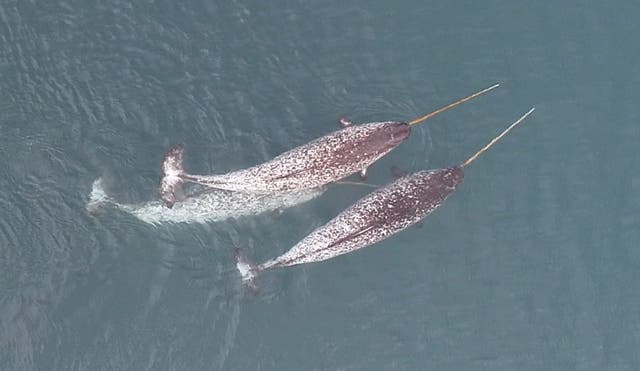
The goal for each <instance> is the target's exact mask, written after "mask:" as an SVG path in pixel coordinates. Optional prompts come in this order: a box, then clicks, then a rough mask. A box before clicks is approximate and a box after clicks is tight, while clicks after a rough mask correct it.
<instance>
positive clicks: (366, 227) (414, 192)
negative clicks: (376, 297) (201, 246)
mask: <svg viewBox="0 0 640 371" xmlns="http://www.w3.org/2000/svg"><path fill="white" fill-rule="evenodd" d="M533 110H534V109H533V108H532V109H531V110H530V111H529V112H527V113H526V114H525V115H523V116H522V117H520V118H519V119H518V120H517V121H516V122H514V123H513V124H511V126H509V127H508V128H507V129H506V130H504V131H503V132H502V133H501V134H500V135H498V136H497V137H495V138H494V139H493V140H491V141H490V142H489V143H488V144H487V145H486V146H484V147H483V148H482V149H480V150H479V151H478V152H476V153H475V154H474V155H473V156H471V157H470V158H469V159H467V160H466V161H465V162H463V163H461V164H458V165H456V166H453V167H448V168H444V169H435V170H423V171H419V172H416V173H413V174H409V175H405V176H403V177H401V178H399V179H397V180H396V181H394V182H392V183H390V184H388V185H386V186H384V187H382V188H380V189H378V190H376V191H374V192H372V193H370V194H368V195H367V196H365V197H363V198H361V199H360V200H359V201H357V202H356V203H355V204H353V205H352V206H351V207H349V208H347V209H345V210H344V211H342V212H341V213H340V214H338V215H337V216H336V217H335V218H333V219H332V220H330V221H329V222H328V223H327V224H325V225H323V226H321V227H319V228H317V229H316V230H314V231H313V232H311V233H310V234H309V235H308V236H307V237H305V238H303V239H302V240H301V241H300V242H298V243H297V244H296V245H295V246H293V247H292V248H291V249H290V250H289V251H287V252H286V253H284V254H282V255H280V256H279V257H277V258H275V259H272V260H269V261H267V262H265V263H262V264H260V265H253V264H251V263H249V261H248V260H247V259H246V257H244V256H243V255H242V254H239V253H238V254H237V255H236V259H237V268H238V270H239V271H240V273H241V275H242V278H243V281H244V282H245V283H247V284H251V281H252V280H253V278H254V277H255V276H256V274H258V273H259V272H261V271H264V270H267V269H272V268H279V267H287V266H292V265H298V264H305V263H313V262H319V261H323V260H327V259H331V258H334V257H336V256H339V255H342V254H347V253H350V252H352V251H355V250H358V249H361V248H363V247H366V246H369V245H372V244H374V243H376V242H379V241H381V240H383V239H385V238H387V237H389V236H391V235H393V234H395V233H398V232H400V231H402V230H403V229H406V228H407V227H409V226H411V225H413V224H415V223H417V222H419V221H420V220H422V219H423V218H425V217H426V216H427V215H429V214H431V213H432V212H433V211H434V210H436V209H437V208H438V207H439V206H440V205H442V203H443V202H444V201H445V199H446V198H447V197H448V196H449V195H450V194H451V193H452V192H453V191H455V190H456V188H457V187H458V185H460V183H461V182H462V179H463V177H464V172H463V170H464V168H465V167H467V166H468V165H469V164H471V163H472V162H473V161H474V160H475V159H476V158H478V156H480V154H482V153H483V152H484V151H486V150H487V149H489V148H490V147H491V146H492V145H493V144H494V143H496V142H497V141H498V140H500V138H502V137H503V136H505V135H506V134H507V133H508V132H509V131H510V130H511V129H512V128H513V127H515V126H516V125H518V124H519V123H521V122H522V121H523V120H524V119H525V118H526V117H527V116H529V115H530V114H531V113H532V112H533Z"/></svg>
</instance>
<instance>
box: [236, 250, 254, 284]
mask: <svg viewBox="0 0 640 371" xmlns="http://www.w3.org/2000/svg"><path fill="white" fill-rule="evenodd" d="M235 258H236V268H238V272H240V276H241V278H242V283H243V284H244V285H245V286H247V287H248V288H249V289H250V290H251V291H253V292H256V291H257V289H258V287H257V285H256V282H255V279H256V276H257V275H258V272H259V269H258V267H257V266H256V265H255V264H253V263H252V262H251V261H250V260H249V257H248V256H247V254H246V252H245V251H243V250H241V249H236V252H235Z"/></svg>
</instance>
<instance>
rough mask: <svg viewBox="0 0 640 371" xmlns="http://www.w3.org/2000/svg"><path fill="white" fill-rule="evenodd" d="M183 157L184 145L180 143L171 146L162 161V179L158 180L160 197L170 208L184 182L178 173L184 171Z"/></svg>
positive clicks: (180, 173)
mask: <svg viewBox="0 0 640 371" xmlns="http://www.w3.org/2000/svg"><path fill="white" fill-rule="evenodd" d="M183 157H184V147H183V146H182V144H178V145H177V146H175V147H173V148H171V149H170V150H169V151H168V152H167V154H166V155H164V161H163V162H162V179H161V180H160V189H159V193H160V199H161V200H162V202H164V204H165V205H166V206H167V207H169V208H171V207H173V204H175V203H176V199H177V197H176V193H177V192H178V191H179V190H180V188H181V187H182V183H183V182H184V181H183V180H182V178H181V177H180V175H182V174H183V173H184V169H183V167H182V159H183Z"/></svg>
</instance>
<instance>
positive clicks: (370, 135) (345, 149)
mask: <svg viewBox="0 0 640 371" xmlns="http://www.w3.org/2000/svg"><path fill="white" fill-rule="evenodd" d="M498 86H499V85H498V84H496V85H493V86H491V87H489V88H486V89H484V90H482V91H479V92H477V93H475V94H472V95H470V96H468V97H465V98H463V99H460V100H458V101H456V102H454V103H451V104H449V105H447V106H444V107H442V108H440V109H438V110H436V111H433V112H431V113H429V114H427V115H424V116H422V117H419V118H416V119H415V120H412V121H410V122H408V123H407V122H394V121H389V122H372V123H366V124H360V125H352V124H351V123H350V122H348V121H347V120H346V119H341V120H340V123H341V124H342V126H343V128H342V129H340V130H337V131H334V132H332V133H329V134H327V135H324V136H322V137H320V138H317V139H315V140H313V141H311V142H309V143H306V144H303V145H301V146H299V147H296V148H293V149H291V150H289V151H287V152H284V153H282V154H280V155H279V156H277V157H275V158H273V159H272V160H270V161H267V162H264V163H262V164H259V165H256V166H253V167H250V168H247V169H241V170H237V171H232V172H229V173H226V174H217V175H191V174H187V173H186V172H185V171H184V168H183V164H182V159H183V157H184V148H183V147H182V146H181V145H179V146H176V147H174V148H172V149H171V150H169V151H168V152H167V154H166V155H165V157H164V162H163V166H162V170H163V176H162V180H161V181H160V189H159V193H160V198H161V199H162V201H163V202H164V203H165V205H167V206H168V207H172V206H173V204H174V203H175V202H176V200H177V197H176V193H177V190H178V189H179V186H180V185H181V184H182V183H183V182H185V181H187V182H193V183H197V184H201V185H204V186H207V187H211V188H216V189H224V190H228V191H240V192H248V193H261V194H270V193H281V192H291V191H300V190H304V189H312V188H318V187H322V186H325V185H327V184H329V183H332V182H335V181H338V180H340V179H343V178H345V177H347V176H349V175H351V174H354V173H357V172H360V174H361V176H362V177H364V176H365V175H366V172H367V167H368V166H370V165H371V164H373V163H374V162H376V161H377V160H379V159H380V158H381V157H383V156H384V155H386V154H387V153H389V152H391V151H392V150H393V149H394V148H396V147H397V146H398V145H400V143H402V142H403V141H404V140H405V139H407V137H409V134H410V133H411V126H413V125H417V124H419V123H421V122H423V121H426V120H427V119H429V118H431V117H433V116H435V115H437V114H439V113H442V112H444V111H446V110H448V109H450V108H453V107H455V106H457V105H459V104H461V103H464V102H466V101H468V100H470V99H473V98H475V97H477V96H480V95H482V94H484V93H486V92H488V91H490V90H493V89H495V88H497V87H498Z"/></svg>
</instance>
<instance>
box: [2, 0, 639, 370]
mask: <svg viewBox="0 0 640 371" xmlns="http://www.w3.org/2000/svg"><path fill="white" fill-rule="evenodd" d="M639 15H640V4H639V3H638V2H636V1H631V0H623V1H619V2H616V3H615V5H614V4H607V3H602V4H600V3H598V2H589V3H581V4H572V5H562V4H560V3H557V2H552V1H541V2H532V3H531V4H524V3H523V4H517V3H516V2H508V1H491V0H489V1H483V2H477V1H459V2H421V1H406V2H399V3H398V2H396V3H392V2H388V1H384V2H383V1H375V2H372V1H358V2H346V1H322V2H320V1H318V2H303V1H298V2H295V1H273V2H269V3H267V2H264V1H245V2H233V3H232V2H223V1H219V2H213V1H180V2H177V1H176V2H170V1H137V2H127V1H121V0H116V1H93V2H86V1H73V0H72V1H20V2H15V1H7V0H4V1H1V2H0V156H1V157H0V159H1V160H2V161H0V189H1V190H2V192H1V193H0V205H1V206H2V207H1V208H0V209H1V211H0V369H3V370H30V369H37V370H147V369H148V370H222V369H224V370H258V369H259V370H377V369H380V370H383V369H384V370H390V369H398V370H408V369H414V370H427V369H429V370H638V369H640V353H639V352H638V349H640V250H639V249H638V241H640V233H639V227H640V225H639V224H640V222H639V220H640V219H639V217H638V212H639V210H640V196H639V195H640V175H639V171H640V159H639V157H638V155H637V154H636V153H637V151H638V148H639V147H638V144H639V143H640V125H639V124H640V115H639V113H638V112H639V111H638V109H637V106H638V101H640V77H639V76H640V49H639V48H638V47H637V40H635V38H636V36H635V35H638V33H639V32H640V26H639V23H638V22H637V18H638V16H639ZM496 82H498V83H500V84H501V87H500V88H499V89H498V90H496V91H494V92H492V93H490V94H488V95H487V96H484V97H481V98H479V99H477V100H475V101H473V102H470V103H467V104H465V105H464V106H461V107H459V108H456V109H455V110H452V111H450V112H447V113H446V114H443V115H441V116H439V117H437V118H435V119H433V120H431V121H430V122H429V123H428V124H425V125H424V126H422V127H419V128H416V130H414V132H413V134H412V136H411V138H410V139H409V140H408V141H407V142H406V143H404V144H403V145H402V146H401V147H400V148H398V149H397V150H396V151H394V152H392V153H391V154H390V155H389V156H387V157H386V158H384V159H383V160H382V161H380V162H379V163H378V164H377V165H376V166H374V167H373V168H372V169H370V180H369V181H370V182H372V183H376V184H383V183H385V182H388V181H389V180H390V176H389V167H390V166H392V165H397V166H400V167H402V168H405V169H407V170H418V169H425V168H435V167H443V166H448V165H452V164H454V163H457V162H459V161H461V160H463V159H465V158H466V157H468V156H469V155H470V154H471V153H472V152H473V151H475V150H476V149H477V148H479V147H480V146H481V145H483V144H484V143H486V142H487V141H488V140H489V139H490V138H491V137H492V136H493V135H495V134H496V133H497V132H499V131H500V130H501V129H503V128H504V127H506V126H507V125H508V124H509V123H510V122H512V121H513V120H515V119H516V118H517V117H518V116H520V115H521V114H522V113H524V112H526V111H527V110H528V109H529V108H530V107H532V106H535V107H536V112H535V113H534V115H533V116H532V117H531V118H530V119H529V120H528V121H527V122H526V123H525V124H524V125H523V126H521V127H518V128H517V129H516V130H514V131H513V132H512V133H511V134H510V135H509V136H508V137H507V138H506V139H505V140H504V141H503V142H501V143H500V144H499V145H497V146H496V147H495V148H493V149H492V150H491V152H489V153H487V154H486V155H485V156H483V157H482V158H480V159H479V160H478V161H477V162H475V163H474V164H473V166H471V167H470V168H469V169H468V171H467V174H466V178H465V183H464V184H463V185H462V186H461V187H460V188H459V189H458V191H457V192H456V193H454V195H453V196H452V197H451V198H450V199H449V200H448V201H447V202H446V204H445V205H444V206H443V207H442V208H441V209H439V210H438V211H437V212H436V213H435V214H434V215H432V216H431V217H429V218H428V219H427V220H426V222H425V223H424V226H423V227H421V228H411V229H409V230H407V231H406V232H403V233H401V234H399V235H397V236H395V237H393V238H391V239H389V240H386V241H384V242H382V243H380V244H378V245H376V246H374V247H372V248H368V249H365V250H361V251H359V252H356V253H354V254H350V255H347V256H342V257H340V258H337V259H334V260H330V261H327V262H325V263H320V264H314V265H306V266H300V267H295V268H291V269H287V270H281V271H274V272H270V273H269V274H265V275H264V276H263V282H262V289H261V291H260V293H259V294H258V295H255V296H252V295H250V294H248V293H247V292H245V291H243V290H242V289H241V287H240V283H239V277H238V274H237V272H236V271H235V266H234V260H233V249H234V248H235V247H245V248H246V249H247V250H248V253H249V255H251V256H252V257H254V258H256V260H262V259H267V258H270V257H274V256H276V255H278V254H280V253H282V252H284V251H286V250H287V249H288V248H289V247H290V246H292V245H293V244H294V243H295V242H297V241H298V240H299V239H300V238H302V237H303V236H305V235H306V234H307V233H309V232H310V231H312V230H313V229H314V228H315V227H317V226H319V225H321V224H323V223H324V222H326V221H327V220H329V219H330V218H331V217H332V216H334V215H335V214H337V213H338V212H339V211H340V210H342V209H344V208H345V207H347V206H348V205H350V204H351V203H352V202H354V201H355V200H357V199H358V198H359V197H361V196H363V195H364V194H366V193H367V192H368V189H366V188H358V187H342V188H340V187H334V188H332V189H330V190H329V191H328V192H327V193H326V194H324V195H323V196H321V197H320V198H318V199H316V200H314V201H311V202H309V203H306V204H303V205H300V206H297V207H294V208H291V209H288V210H286V211H285V212H284V213H283V214H282V215H276V214H273V213H266V214H262V215H258V216H252V217H246V218H241V219H237V220H228V221H223V222H216V223H208V224H204V225H202V224H179V225H160V226H156V227H153V226H150V225H148V224H145V223H143V222H141V221H140V220H138V219H135V218H133V217H132V216H130V215H127V214H125V213H121V212H118V211H115V210H105V211H104V212H103V213H100V214H99V215H95V216H91V215H88V214H87V212H86V211H85V206H86V202H87V200H88V197H89V192H90V190H91V184H92V182H93V181H94V180H95V179H96V178H98V177H100V176H102V177H103V179H105V183H106V184H107V186H108V189H109V192H110V193H111V194H112V195H113V196H114V197H116V198H117V199H118V200H120V201H122V202H130V203H131V202H142V201H146V200H149V199H152V198H153V197H155V193H154V192H155V187H156V185H157V180H158V178H159V176H160V166H159V165H160V161H161V158H162V155H163V153H164V152H165V151H166V150H167V149H168V148H169V147H170V146H171V145H173V144H176V143H183V144H184V145H185V147H186V151H187V154H186V162H187V167H188V168H189V169H192V170H193V171H198V172H202V173H218V172H225V171H229V170H234V169H238V168H242V167H247V166H250V165H254V164H256V163H259V162H261V161H264V160H267V159H270V158H272V157H274V156H275V155H277V154H279V153H281V152H283V151H285V150H287V149H289V148H292V147H294V146H296V145H299V144H302V143H305V142H307V141H309V140H311V139H313V138H316V137H318V136H320V135H322V134H325V133H328V132H330V131H332V130H335V129H337V118H338V117H340V116H342V115H347V116H348V117H349V118H351V119H352V120H353V121H355V122H368V121H380V120H388V119H397V120H407V119H411V118H414V117H416V116H418V115H420V114H422V113H424V112H428V111H429V110H431V109H434V108H437V107H439V106H441V105H443V104H446V103H449V102H450V101H452V100H454V99H457V98H459V97H462V96H464V95H466V94H469V93H472V92H474V91H476V90H479V89H481V88H484V87H486V86H489V85H492V84H493V83H496Z"/></svg>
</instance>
